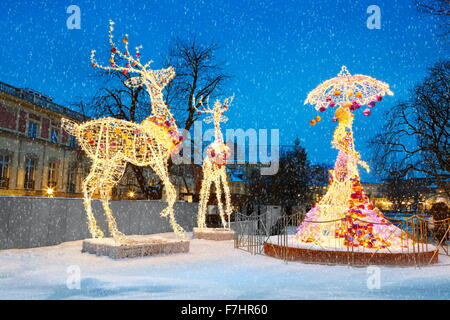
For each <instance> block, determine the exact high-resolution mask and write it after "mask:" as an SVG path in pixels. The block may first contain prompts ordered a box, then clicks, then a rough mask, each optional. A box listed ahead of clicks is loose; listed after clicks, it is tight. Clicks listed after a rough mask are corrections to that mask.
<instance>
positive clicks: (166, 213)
mask: <svg viewBox="0 0 450 320" xmlns="http://www.w3.org/2000/svg"><path fill="white" fill-rule="evenodd" d="M113 25H114V22H112V21H110V29H109V42H110V44H111V47H112V49H111V57H110V60H109V61H110V63H111V64H110V66H108V67H105V66H102V65H99V64H98V63H97V62H96V60H95V50H93V51H92V54H91V61H92V66H93V67H99V68H101V69H103V70H106V71H120V72H122V73H123V74H127V73H129V72H130V73H137V74H138V75H139V77H131V78H129V79H128V80H127V81H126V83H125V84H126V85H128V86H144V87H145V89H146V90H147V93H148V94H149V95H150V99H151V103H152V114H151V116H150V117H148V118H147V119H145V120H144V121H143V122H142V123H141V124H137V123H133V122H128V121H124V120H119V119H115V118H103V119H94V120H90V121H87V122H84V123H81V124H78V123H75V122H73V121H70V120H68V119H63V121H62V126H63V127H64V128H65V130H66V131H68V132H69V133H70V134H72V135H74V136H75V137H76V138H77V140H78V142H79V144H80V146H81V148H82V149H83V150H84V151H85V152H86V154H87V156H88V157H89V158H90V159H91V160H92V166H91V169H90V172H89V175H88V176H87V177H86V178H85V180H84V182H83V193H84V207H85V209H86V213H87V216H88V223H89V231H90V232H91V235H92V237H93V238H102V237H103V236H104V234H103V232H102V231H101V230H100V229H99V227H98V226H97V222H96V220H95V217H94V215H93V212H92V206H91V199H92V196H93V194H94V193H95V191H96V190H98V191H99V192H100V198H101V202H102V205H103V209H104V211H105V215H106V217H107V222H108V229H109V232H110V234H111V235H112V236H113V237H114V239H115V240H116V241H117V242H123V241H125V239H124V235H123V234H122V233H121V232H120V231H119V230H118V228H117V224H116V221H115V219H114V216H113V214H112V212H111V209H110V207H109V200H110V197H111V190H112V188H113V187H114V186H115V185H116V184H117V183H118V182H119V180H120V178H121V177H122V175H123V174H124V171H125V168H126V164H127V163H128V162H129V163H132V164H134V165H136V166H150V167H151V168H152V169H153V170H154V171H155V173H156V174H157V175H158V176H159V178H160V179H161V181H162V182H163V184H164V189H165V194H166V201H167V203H168V206H167V207H166V208H165V209H164V210H163V211H162V212H161V216H163V217H169V221H170V224H171V226H172V228H173V230H174V232H175V233H176V234H177V235H181V236H184V230H183V228H182V227H181V226H180V225H178V224H177V222H176V220H175V216H174V210H173V206H174V203H175V200H176V197H177V193H176V190H175V188H174V186H173V185H172V183H171V182H170V179H169V173H168V169H167V162H168V159H169V157H170V155H171V154H172V153H173V152H175V151H176V150H177V149H178V148H179V146H180V145H181V141H182V138H183V137H182V136H181V135H180V134H179V132H178V128H177V125H176V123H175V120H174V118H173V116H172V114H171V112H170V111H169V108H168V107H167V106H166V104H165V103H164V100H163V94H162V90H163V89H164V87H165V86H166V85H167V83H169V82H170V80H172V79H173V77H174V76H175V72H174V70H173V68H172V67H169V68H167V69H161V70H151V69H149V66H150V64H151V63H152V61H149V62H147V63H146V64H143V63H141V61H140V52H139V49H140V47H136V53H135V55H134V56H132V55H131V54H130V51H129V49H128V37H124V38H123V39H122V42H123V43H124V44H125V52H121V51H120V50H119V49H118V48H117V47H116V45H115V43H114V41H113V30H114V28H113ZM116 56H118V57H119V58H121V59H122V60H123V61H125V62H124V63H125V66H119V65H118V64H117V63H116V60H115V57H116Z"/></svg>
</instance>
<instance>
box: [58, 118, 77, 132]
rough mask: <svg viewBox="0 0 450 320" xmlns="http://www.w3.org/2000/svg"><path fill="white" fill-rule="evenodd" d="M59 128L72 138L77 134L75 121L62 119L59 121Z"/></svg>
mask: <svg viewBox="0 0 450 320" xmlns="http://www.w3.org/2000/svg"><path fill="white" fill-rule="evenodd" d="M61 127H62V128H63V129H64V130H66V131H67V132H68V133H70V134H71V135H73V136H76V135H77V133H78V128H79V124H78V123H76V122H75V121H72V120H69V119H66V118H63V119H61Z"/></svg>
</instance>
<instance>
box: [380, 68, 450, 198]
mask: <svg viewBox="0 0 450 320" xmlns="http://www.w3.org/2000/svg"><path fill="white" fill-rule="evenodd" d="M449 75H450V62H449V61H441V62H438V63H437V64H436V65H434V66H433V67H432V68H430V70H429V75H428V76H427V77H426V78H425V80H424V81H423V82H422V83H421V84H420V85H418V86H416V87H415V88H414V90H413V92H412V97H411V99H410V100H409V101H406V102H403V103H401V104H399V105H397V106H395V107H393V108H392V109H391V110H390V111H389V112H388V113H387V121H386V124H385V125H384V127H383V128H382V130H381V132H380V133H379V134H377V135H376V136H375V137H374V139H373V140H372V141H371V146H372V148H373V151H374V156H375V160H376V161H375V164H376V169H377V170H378V171H379V172H381V173H383V172H384V173H386V174H388V175H394V176H405V175H407V174H408V173H410V172H416V173H420V174H421V175H423V176H426V177H431V178H434V179H435V180H436V181H437V182H438V183H439V184H441V185H442V186H444V187H445V184H446V181H448V179H449V178H450V148H449V143H450V141H449V134H450V124H449V120H450V108H449V105H450V78H449ZM445 190H446V191H447V194H449V190H448V189H445Z"/></svg>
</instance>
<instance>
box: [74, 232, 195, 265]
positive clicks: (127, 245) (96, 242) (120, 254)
mask: <svg viewBox="0 0 450 320" xmlns="http://www.w3.org/2000/svg"><path fill="white" fill-rule="evenodd" d="M81 252H88V253H92V254H95V255H97V256H107V257H110V258H112V259H123V258H135V257H144V256H153V255H159V254H174V253H181V252H189V241H188V240H178V239H165V238H157V237H152V236H127V237H126V239H125V240H124V242H123V243H116V242H115V241H114V239H113V238H103V239H86V240H84V241H83V248H82V250H81Z"/></svg>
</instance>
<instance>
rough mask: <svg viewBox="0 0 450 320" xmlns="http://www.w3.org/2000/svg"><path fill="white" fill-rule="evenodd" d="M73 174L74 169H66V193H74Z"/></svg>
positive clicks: (72, 167)
mask: <svg viewBox="0 0 450 320" xmlns="http://www.w3.org/2000/svg"><path fill="white" fill-rule="evenodd" d="M75 172H76V168H75V167H74V166H70V167H69V168H68V169H67V192H70V193H75Z"/></svg>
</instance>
